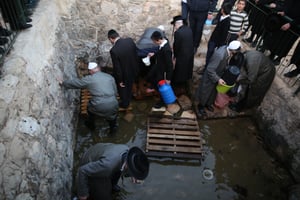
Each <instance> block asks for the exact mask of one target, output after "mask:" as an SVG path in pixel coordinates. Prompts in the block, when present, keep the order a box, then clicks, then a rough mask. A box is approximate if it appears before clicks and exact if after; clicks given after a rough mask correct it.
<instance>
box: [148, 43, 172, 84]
mask: <svg viewBox="0 0 300 200" xmlns="http://www.w3.org/2000/svg"><path fill="white" fill-rule="evenodd" d="M153 60H154V64H153V65H152V67H151V70H150V72H149V74H148V80H149V81H150V82H151V83H152V84H153V85H154V86H157V83H158V81H160V80H164V79H166V80H171V79H172V75H173V61H172V49H171V47H170V44H169V42H167V43H166V44H165V45H164V46H163V47H161V48H160V49H159V50H158V52H157V53H156V54H155V56H154V59H153Z"/></svg>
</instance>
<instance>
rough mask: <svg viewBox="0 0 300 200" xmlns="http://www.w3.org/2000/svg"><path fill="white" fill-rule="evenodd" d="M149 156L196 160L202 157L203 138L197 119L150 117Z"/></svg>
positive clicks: (148, 130)
mask: <svg viewBox="0 0 300 200" xmlns="http://www.w3.org/2000/svg"><path fill="white" fill-rule="evenodd" d="M147 126H148V127H147V143H146V154H147V155H148V156H158V157H175V158H195V159H200V158H201V156H202V138H201V133H200V131H199V126H198V121H197V119H191V118H178V117H177V118H176V117H173V116H166V115H157V114H156V115H149V116H148V122H147Z"/></svg>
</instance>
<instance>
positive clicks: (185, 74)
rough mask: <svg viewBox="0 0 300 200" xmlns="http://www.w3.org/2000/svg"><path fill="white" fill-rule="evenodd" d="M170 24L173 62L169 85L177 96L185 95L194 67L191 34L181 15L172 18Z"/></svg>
mask: <svg viewBox="0 0 300 200" xmlns="http://www.w3.org/2000/svg"><path fill="white" fill-rule="evenodd" d="M171 24H173V26H174V43H173V52H174V62H175V68H174V72H173V76H172V81H171V83H172V86H173V88H174V90H175V93H176V94H177V95H180V94H181V93H184V94H187V93H188V81H189V80H191V79H192V75H193V67H194V56H193V32H192V30H191V28H190V27H188V26H187V25H186V21H185V19H183V18H182V16H181V15H178V16H175V17H173V21H172V22H171Z"/></svg>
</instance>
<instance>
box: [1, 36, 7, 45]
mask: <svg viewBox="0 0 300 200" xmlns="http://www.w3.org/2000/svg"><path fill="white" fill-rule="evenodd" d="M7 42H8V39H7V38H4V37H1V38H0V45H4V44H6V43H7Z"/></svg>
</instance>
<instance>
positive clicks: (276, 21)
mask: <svg viewBox="0 0 300 200" xmlns="http://www.w3.org/2000/svg"><path fill="white" fill-rule="evenodd" d="M283 24H284V19H283V18H282V16H281V15H279V14H277V13H271V14H269V15H268V16H267V18H266V21H265V28H266V30H267V31H270V32H274V31H278V30H280V28H281V26H282V25H283Z"/></svg>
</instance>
